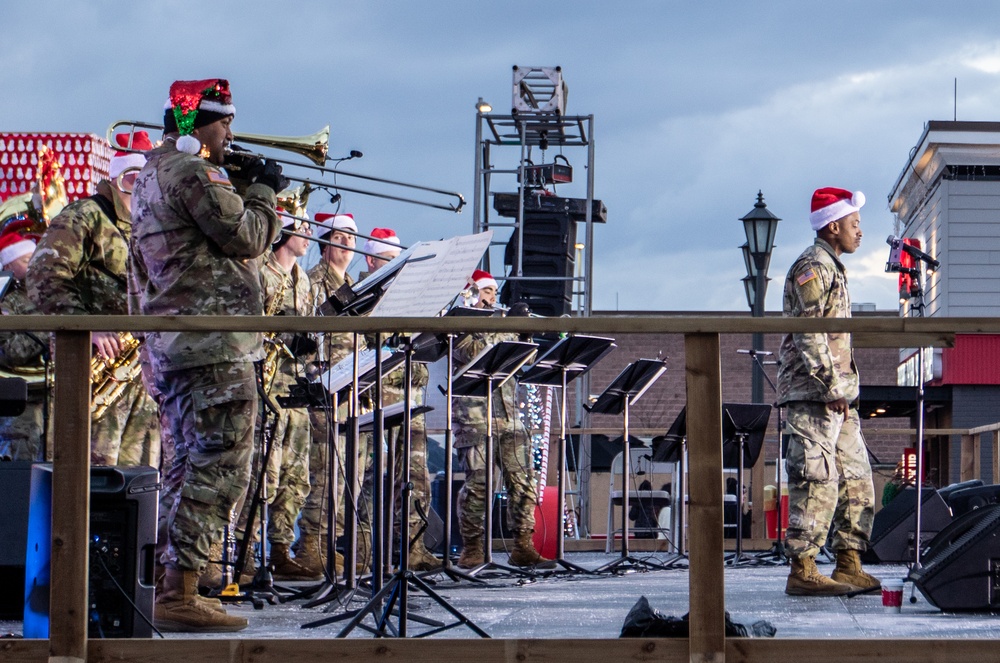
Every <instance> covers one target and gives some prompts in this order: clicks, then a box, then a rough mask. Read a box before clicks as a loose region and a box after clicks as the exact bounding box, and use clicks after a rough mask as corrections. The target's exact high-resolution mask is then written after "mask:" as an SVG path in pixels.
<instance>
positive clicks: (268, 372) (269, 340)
mask: <svg viewBox="0 0 1000 663" xmlns="http://www.w3.org/2000/svg"><path fill="white" fill-rule="evenodd" d="M286 290H288V279H287V278H285V276H284V274H282V275H281V287H280V288H278V292H276V293H275V295H274V297H272V298H271V301H270V303H269V304H268V306H267V310H265V311H264V315H269V316H275V315H277V314H278V313H279V312H280V311H281V306H282V304H284V303H285V291H286ZM281 357H288V358H291V359H295V355H293V354H292V351H291V350H289V349H288V346H287V345H285V342H284V341H282V340H281V338H280V335H279V334H278V332H265V333H264V359H263V363H262V365H261V366H262V368H261V385H262V386H263V387H264V393H265V394H269V393H271V385H272V384H274V376H275V375H276V374H277V372H278V362H279V360H280V359H281Z"/></svg>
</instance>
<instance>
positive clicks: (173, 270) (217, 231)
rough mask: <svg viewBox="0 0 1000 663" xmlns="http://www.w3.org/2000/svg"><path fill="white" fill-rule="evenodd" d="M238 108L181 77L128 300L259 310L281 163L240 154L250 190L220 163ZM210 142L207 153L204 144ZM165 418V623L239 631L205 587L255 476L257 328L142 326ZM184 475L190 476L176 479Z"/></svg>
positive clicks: (138, 214) (139, 195)
mask: <svg viewBox="0 0 1000 663" xmlns="http://www.w3.org/2000/svg"><path fill="white" fill-rule="evenodd" d="M234 114H235V108H234V106H233V105H232V97H231V96H230V94H229V84H228V82H227V81H225V80H222V79H210V80H203V81H177V82H175V83H174V84H172V85H171V87H170V99H169V103H168V107H167V109H166V110H165V112H164V138H165V140H164V143H163V145H162V146H160V147H158V148H156V149H154V150H153V151H152V152H150V153H149V154H148V155H147V158H148V160H149V161H148V163H147V164H146V166H145V167H144V168H143V169H142V172H141V173H140V174H139V177H138V179H137V180H136V184H135V192H134V213H133V217H132V219H133V228H132V244H131V247H132V252H131V260H132V269H131V272H130V289H129V290H130V303H131V304H132V306H133V310H132V312H133V313H141V314H143V315H206V314H211V315H235V316H240V315H262V314H263V311H264V300H263V296H262V293H261V286H260V271H259V269H260V264H259V261H258V260H257V259H258V258H259V257H260V256H261V255H263V254H264V252H265V251H266V250H267V249H268V247H269V246H270V245H271V244H272V243H273V242H274V241H275V240H276V239H277V237H278V233H279V232H280V231H281V222H280V220H279V218H278V216H277V214H276V213H275V202H276V197H275V191H278V190H281V189H283V188H284V187H285V186H286V185H287V182H288V181H287V178H285V177H284V176H283V175H282V174H281V167H280V166H279V165H278V164H277V163H275V162H273V161H268V162H264V163H261V162H260V160H259V159H257V158H256V157H243V158H240V159H239V160H238V162H237V164H236V165H237V167H238V168H239V171H240V173H241V175H242V176H243V177H245V178H246V179H247V180H248V181H249V182H251V183H250V184H249V185H248V186H247V188H246V193H245V198H241V197H240V196H239V195H238V194H237V193H236V189H235V187H234V186H233V184H232V182H231V181H230V179H229V176H228V174H227V172H226V171H225V170H223V169H222V168H221V166H222V165H223V163H224V160H225V156H226V153H225V148H226V147H227V146H228V145H229V143H230V142H231V141H232V132H231V130H230V123H231V122H232V119H233V116H234ZM200 154H204V155H206V156H204V157H203V156H200ZM146 349H147V352H148V356H149V360H150V366H151V368H152V373H153V378H154V381H155V383H156V389H157V391H158V392H159V394H160V398H161V400H160V405H161V408H162V410H163V419H164V421H165V422H166V423H167V424H168V427H169V429H170V433H171V435H172V437H173V443H174V462H173V464H172V465H171V467H170V468H169V469H168V470H167V472H166V474H167V478H166V479H165V481H164V485H165V486H175V485H176V486H179V490H178V491H177V492H176V494H175V495H174V499H173V501H172V506H171V508H170V512H169V515H168V516H167V523H166V524H167V547H166V552H165V553H164V554H163V556H162V557H161V559H160V562H161V563H162V564H163V566H164V567H165V572H164V577H163V585H162V591H161V592H159V593H158V594H157V597H156V604H155V606H154V612H153V618H154V621H155V623H156V625H157V627H158V628H160V630H170V631H193V632H206V631H235V630H240V629H243V628H246V625H247V621H246V620H245V619H243V618H239V617H235V616H232V615H228V614H226V612H225V610H224V609H223V608H221V606H218V605H212V604H209V603H207V602H206V601H205V600H203V599H202V598H201V597H200V596H199V594H198V576H199V575H200V573H201V571H202V570H203V568H204V566H205V564H206V562H207V561H208V556H209V549H210V548H211V547H212V545H213V544H214V543H216V542H217V541H218V540H219V538H220V537H221V536H222V534H223V528H224V527H225V526H226V524H227V523H229V522H230V521H231V518H232V512H233V510H234V508H235V506H236V504H237V502H238V501H239V500H240V499H241V497H242V496H243V495H244V493H245V492H246V489H247V485H248V483H249V478H250V477H249V475H250V458H251V454H252V452H253V433H254V420H255V418H256V413H257V387H256V376H255V373H254V365H253V362H255V361H257V360H259V359H261V358H262V357H263V343H262V336H261V334H259V333H253V332H226V331H213V332H151V333H148V334H147V335H146ZM178 477H180V478H179V479H178Z"/></svg>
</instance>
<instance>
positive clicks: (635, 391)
mask: <svg viewBox="0 0 1000 663" xmlns="http://www.w3.org/2000/svg"><path fill="white" fill-rule="evenodd" d="M666 370H667V362H665V361H662V360H660V359H637V360H636V361H634V362H632V363H631V364H629V365H628V366H626V367H625V369H624V370H622V372H621V373H619V374H618V377H616V378H615V379H614V381H613V382H612V383H611V384H610V385H608V388H607V389H605V390H604V393H603V394H601V395H600V396H598V397H597V400H596V401H595V402H594V403H590V404H586V405H584V407H585V408H586V409H587V411H588V412H590V413H592V414H620V415H622V441H623V444H622V551H621V556H620V557H619V558H618V559H616V560H615V561H613V562H609V563H608V564H605V565H604V566H601V567H598V568H597V569H594V573H604V572H605V571H607V572H610V573H617V572H618V571H624V570H626V569H627V568H646V569H667V568H669V567H667V566H663V565H661V564H657V563H655V562H651V561H649V560H645V559H639V558H638V557H635V556H633V555H631V554H630V553H629V549H628V536H629V535H628V520H629V519H628V512H629V504H628V503H629V486H628V482H629V475H630V474H631V473H632V454H631V452H630V449H629V444H628V440H629V432H628V431H629V410H630V408H631V406H632V405H633V404H634V403H635V402H636V401H638V400H639V399H640V398H642V395H643V394H644V393H646V390H647V389H649V388H650V387H651V386H652V385H653V383H654V382H656V380H657V379H658V378H659V377H660V376H661V375H663V373H664V372H665V371H666ZM608 536H614V533H613V532H608Z"/></svg>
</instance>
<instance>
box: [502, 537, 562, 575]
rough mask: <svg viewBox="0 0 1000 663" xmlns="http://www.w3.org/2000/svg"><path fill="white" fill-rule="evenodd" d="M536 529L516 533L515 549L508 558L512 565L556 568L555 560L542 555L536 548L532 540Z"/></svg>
mask: <svg viewBox="0 0 1000 663" xmlns="http://www.w3.org/2000/svg"><path fill="white" fill-rule="evenodd" d="M533 533H534V530H530V529H529V530H518V531H517V532H515V533H514V551H513V552H511V554H510V559H509V560H508V561H509V562H510V564H511V566H530V567H532V568H535V569H554V568H556V563H555V560H551V559H549V558H547V557H542V556H541V554H539V552H538V551H537V550H535V543H534V542H533V541H532V540H531V535H532V534H533Z"/></svg>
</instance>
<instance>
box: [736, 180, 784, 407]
mask: <svg viewBox="0 0 1000 663" xmlns="http://www.w3.org/2000/svg"><path fill="white" fill-rule="evenodd" d="M740 221H742V222H743V230H744V232H745V233H746V237H747V241H746V244H744V245H743V246H741V247H740V249H742V251H743V262H744V263H745V264H746V268H747V275H746V277H745V278H744V279H743V288H744V290H745V291H746V296H747V304H748V305H749V306H750V313H751V315H753V317H755V318H762V317H764V296H765V295H766V294H767V282H768V281H769V280H770V279H768V278H767V268H768V266H769V265H770V263H771V251H772V250H773V249H774V235H775V232H776V231H777V229H778V221H781V219H779V218H778V217H776V216H775V215H774V214H772V213H771V211H770V210H769V209H767V204H766V203H765V202H764V194H763V193H761V192H760V191H758V192H757V202H756V203H754V206H753V209H752V210H750V212H748V213H747V215H746V216H744V217H742V218H741V219H740ZM753 349H754V351H755V352H759V351H761V350H763V349H764V335H763V334H762V333H760V332H756V333H754V335H753ZM761 370H762V369H761V367H760V364H759V363H758V362H757V361H754V362H753V372H752V378H751V383H750V384H751V396H750V398H751V400H752V402H754V403H760V402H762V401H763V400H764V393H763V392H764V380H763V378H764V376H763V374H762V373H761Z"/></svg>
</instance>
